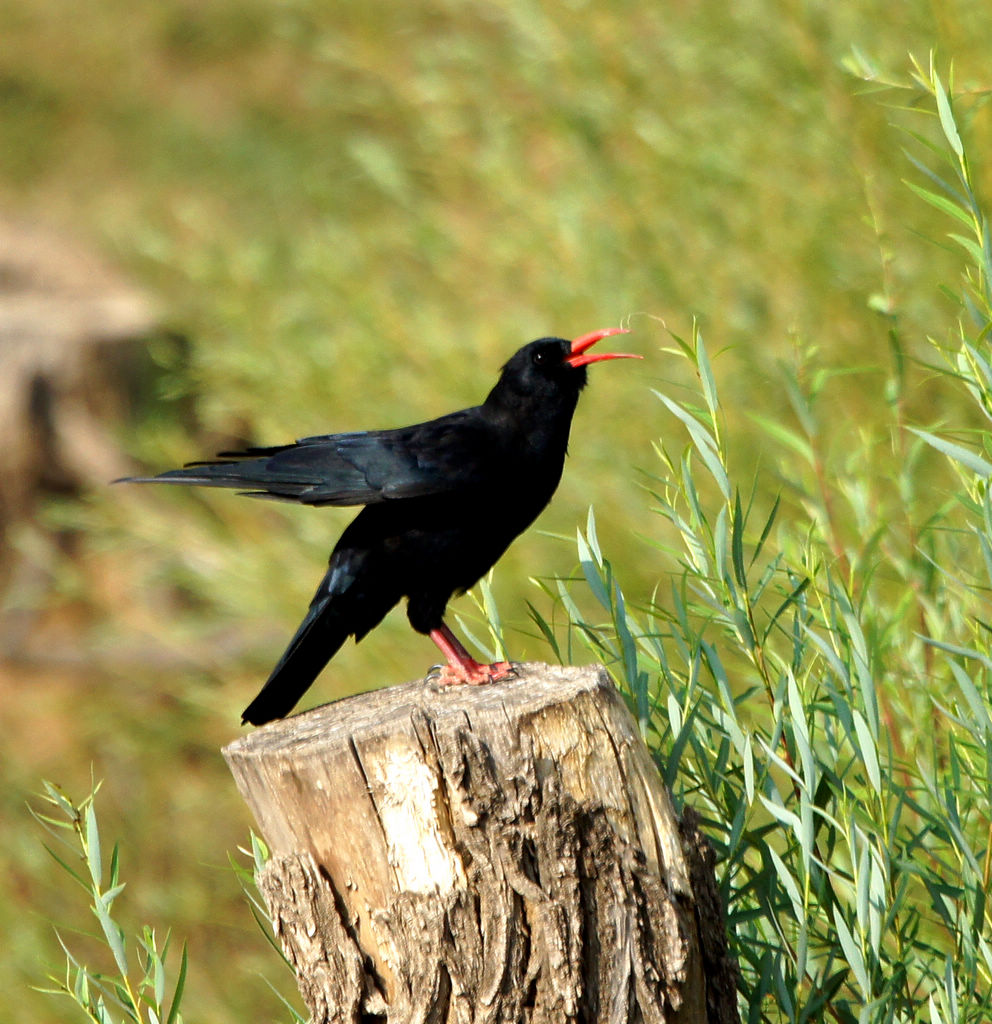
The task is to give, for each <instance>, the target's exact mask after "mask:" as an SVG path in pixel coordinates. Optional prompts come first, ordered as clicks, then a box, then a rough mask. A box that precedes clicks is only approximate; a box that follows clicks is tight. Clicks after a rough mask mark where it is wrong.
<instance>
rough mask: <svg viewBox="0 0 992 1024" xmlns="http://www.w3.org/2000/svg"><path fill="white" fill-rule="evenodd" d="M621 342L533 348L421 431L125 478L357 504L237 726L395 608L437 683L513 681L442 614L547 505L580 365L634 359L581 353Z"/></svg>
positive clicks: (289, 694)
mask: <svg viewBox="0 0 992 1024" xmlns="http://www.w3.org/2000/svg"><path fill="white" fill-rule="evenodd" d="M625 333H627V332H626V330H625V329H623V328H619V327H611V328H607V329H606V330H601V331H593V332H592V333H591V334H584V335H582V336H581V337H579V338H575V339H574V340H573V341H567V340H566V339H564V338H540V339H538V340H537V341H532V342H531V343H530V344H529V345H525V346H524V347H523V348H522V349H520V350H519V351H518V352H517V353H516V354H515V355H514V356H513V357H512V358H511V359H510V361H509V362H508V363H507V364H506V365H505V366H504V367H503V371H502V373H501V374H500V378H499V380H498V381H497V382H496V386H495V387H494V388H493V389H492V391H490V392H489V395H488V396H487V398H486V400H485V401H484V402H483V403H482V404H481V405H477V406H475V407H473V408H471V409H463V410H461V411H460V412H453V413H449V414H448V415H447V416H441V417H440V418H439V419H436V420H430V421H429V422H427V423H418V424H416V425H415V426H411V427H399V428H396V429H392V430H368V431H362V432H359V433H351V434H325V435H321V436H319V437H305V438H302V439H301V440H299V441H297V442H296V443H295V444H287V445H281V446H278V447H274V448H249V449H247V450H245V451H241V452H221V453H220V454H219V455H218V456H217V459H216V461H211V462H195V463H191V464H190V465H188V466H185V467H184V468H183V469H174V470H171V471H170V472H168V473H162V474H160V475H159V476H152V477H128V478H125V480H124V481H121V482H127V483H163V484H192V485H197V486H201V487H233V488H238V489H239V490H240V491H241V492H242V493H244V494H247V495H250V496H253V497H263V498H277V499H281V500H284V501H292V502H298V503H299V504H303V505H364V506H365V507H364V508H363V509H362V510H361V512H359V513H358V515H357V516H356V517H355V519H354V520H353V521H352V523H351V524H350V525H349V526H348V528H347V529H346V530H345V531H344V533H343V534H342V535H341V539H340V540H339V541H338V543H337V545H336V546H335V548H334V550H333V551H332V552H331V557H330V563H329V566H328V569H327V573H326V574H325V576H324V578H323V580H321V583H320V586H319V587H318V588H317V593H316V594H315V595H314V597H313V600H312V601H311V602H310V608H309V610H308V611H307V614H306V617H305V618H304V619H303V622H302V623H301V624H300V627H299V629H297V631H296V635H295V636H294V637H293V639H292V640H290V642H289V646H288V647H287V648H286V651H285V653H284V654H283V656H282V657H281V658H280V659H279V662H278V664H277V665H276V667H275V668H274V669H273V670H272V673H271V675H270V676H269V678H268V680H267V681H266V683H265V685H264V686H263V687H262V689H261V691H260V692H259V694H258V696H257V697H256V698H255V699H254V700H253V701H252V702H251V704H249V705H248V707H247V708H245V711H244V714H243V716H242V721H244V722H249V723H251V724H253V725H261V724H263V723H265V722H269V721H271V720H272V719H274V718H282V717H283V716H284V715H287V714H289V712H290V711H291V710H292V709H293V707H294V705H295V704H296V702H297V701H298V700H299V699H300V698H301V697H302V696H303V694H304V693H305V692H306V691H307V690H308V689H309V688H310V685H311V684H312V683H313V681H314V680H315V679H316V678H317V675H318V674H319V673H320V671H321V669H323V667H324V666H325V665H326V664H327V662H328V661H330V659H331V658H332V657H333V656H334V654H335V652H336V651H337V650H338V648H339V647H340V646H341V645H342V644H343V643H344V641H345V640H346V639H347V638H348V637H349V636H353V637H354V638H355V640H356V641H358V640H361V639H362V637H363V636H365V634H366V633H368V632H369V630H371V629H373V628H374V627H375V626H377V625H378V624H379V623H380V622H381V621H382V619H383V617H384V616H385V615H386V613H387V612H388V611H389V610H390V609H391V608H392V607H393V606H394V605H395V604H396V603H397V602H398V601H399V600H400V599H401V598H403V597H405V598H406V599H407V616H408V617H409V620H410V625H411V626H413V628H414V629H415V630H417V632H418V633H424V634H426V635H428V636H430V638H431V639H432V640H433V641H434V642H435V643H436V644H437V646H438V647H439V648H440V649H441V651H442V653H443V654H444V656H445V659H446V660H447V665H446V666H444V667H443V668H442V669H441V672H440V677H439V681H440V682H441V683H442V684H443V685H456V684H460V683H468V684H472V685H475V684H479V683H487V682H490V681H493V680H498V679H501V678H504V677H506V676H508V675H511V674H512V672H513V669H512V666H511V665H510V664H509V663H508V662H499V663H497V664H493V665H482V664H479V662H477V661H476V660H475V659H474V658H472V657H471V655H470V654H469V653H468V651H466V650H465V648H464V647H463V646H462V645H461V643H459V641H458V639H457V638H456V637H455V635H454V634H453V633H452V632H451V630H450V629H449V628H448V626H447V625H446V624H445V622H444V611H445V608H446V606H447V604H448V601H449V599H450V598H451V596H452V595H453V594H455V593H461V592H463V591H465V590H468V589H469V588H470V587H471V586H473V584H475V583H476V582H477V581H478V580H479V579H480V578H481V577H482V576H483V575H485V573H487V572H488V571H489V569H490V568H492V566H493V565H494V564H495V563H496V561H497V559H498V558H499V557H500V556H501V555H502V554H503V552H504V551H505V550H506V549H507V547H509V545H510V542H511V541H512V540H513V539H514V538H515V537H516V536H517V535H518V534H519V533H521V532H522V531H523V530H525V529H526V528H527V527H528V526H529V525H530V524H531V523H532V522H533V521H534V519H536V518H537V516H538V514H539V513H540V512H541V510H542V509H543V508H544V507H545V505H547V503H548V502H549V501H550V499H551V495H552V494H554V491H555V488H556V487H557V486H558V481H559V480H560V479H561V472H562V467H563V465H564V461H565V453H566V450H567V448H568V432H569V428H570V426H571V423H572V414H573V413H574V412H575V405H576V402H577V401H578V398H579V392H580V391H581V390H582V389H583V388H584V387H585V384H586V367H587V366H588V365H589V364H590V363H595V362H601V361H605V360H607V359H639V358H641V357H640V356H632V355H628V354H625V353H624V354H620V353H612V352H611V353H597V354H594V353H592V352H590V351H589V349H590V348H591V347H592V346H593V345H595V344H596V342H597V341H600V340H602V339H603V338H606V337H609V336H610V335H613V334H625Z"/></svg>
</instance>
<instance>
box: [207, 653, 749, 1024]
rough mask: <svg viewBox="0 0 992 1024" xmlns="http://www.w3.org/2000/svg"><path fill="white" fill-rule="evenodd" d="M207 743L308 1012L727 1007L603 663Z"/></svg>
mask: <svg viewBox="0 0 992 1024" xmlns="http://www.w3.org/2000/svg"><path fill="white" fill-rule="evenodd" d="M224 754H225V757H226V758H227V761H228V763H229V765H230V767H231V770H232V772H233V773H234V776H235V779H236V781H237V784H238V787H239V789H240V791H241V793H242V795H243V796H244V798H245V800H246V801H247V802H248V804H249V806H250V807H251V809H252V811H253V813H254V815H255V818H256V820H257V822H258V825H259V828H260V830H261V833H262V835H263V837H264V838H265V840H266V842H267V844H268V846H269V849H270V854H271V857H270V860H269V861H268V863H267V865H266V867H265V868H264V870H263V871H262V872H261V874H260V877H259V884H260V888H261V890H262V892H263V895H264V896H265V898H266V901H267V903H268V906H269V909H270V911H271V914H272V917H273V922H274V927H275V930H276V933H277V935H278V936H279V938H280V940H281V941H282V943H283V945H284V948H285V949H286V951H287V953H288V955H289V957H290V959H291V961H292V962H293V964H294V966H295V968H296V971H297V976H298V979H299V983H300V989H301V992H302V993H303V996H304V999H305V1000H306V1002H307V1005H308V1006H309V1008H310V1011H311V1019H312V1020H313V1021H315V1022H324V1021H328V1022H330V1021H343V1022H352V1021H353V1022H359V1021H363V1022H372V1021H389V1022H404V1024H406V1022H414V1021H425V1022H426V1021H438V1022H452V1024H453V1022H456V1021H458V1022H460V1021H465V1022H481V1021H487V1022H507V1024H509V1022H524V1021H527V1022H552V1021H554V1022H567V1021H589V1022H593V1021H596V1022H599V1021H603V1022H606V1021H610V1022H614V1021H615V1022H618V1024H627V1022H634V1021H645V1022H661V1021H689V1020H692V1021H706V1020H710V1021H720V1022H722V1021H733V1020H736V1019H737V1017H736V997H735V993H734V973H733V967H732V964H731V962H730V960H729V959H728V957H727V954H726V944H725V940H724V935H723V922H722V916H721V914H720V911H719V900H718V899H717V898H716V891H715V887H714V883H713V877H712V857H711V855H709V854H708V853H707V849H708V848H707V846H706V844H705V841H704V840H702V838H701V837H700V836H699V834H698V832H697V831H696V830H695V827H694V825H692V824H691V823H690V824H689V825H686V824H685V823H683V824H682V825H680V823H679V821H678V819H677V818H676V815H675V813H674V811H673V808H672V805H671V801H670V799H669V797H668V794H667V792H666V791H665V789H664V787H663V786H662V784H661V780H660V777H659V774H658V771H657V768H656V766H655V765H654V763H653V762H652V759H651V755H650V753H649V752H648V750H647V748H646V747H645V746H644V744H643V742H642V740H641V738H640V736H639V734H638V732H637V727H636V724H635V722H634V720H633V718H632V717H631V715H630V713H629V711H628V710H627V707H626V705H625V704H624V702H623V700H622V698H621V697H620V695H619V694H618V693H617V691H616V690H615V688H614V687H613V684H612V683H611V682H610V680H609V677H608V676H607V675H606V672H605V671H604V670H602V669H600V668H596V667H593V668H588V669H576V668H553V667H549V666H546V665H522V666H520V667H519V671H518V675H517V678H516V679H514V680H511V681H508V682H503V683H498V684H493V685H488V686H480V687H454V688H450V689H438V688H436V687H434V686H432V685H431V684H425V683H421V682H416V683H409V684H405V685H402V686H396V687H391V688H389V689H385V690H379V691H376V692H372V693H366V694H362V695H360V696H357V697H350V698H347V699H345V700H341V701H338V702H337V703H335V704H330V705H326V706H324V707H321V708H317V709H315V710H313V711H310V712H307V713H305V714H302V715H297V716H295V717H293V718H290V719H286V720H284V721H282V722H277V723H274V724H272V725H268V726H266V727H264V728H262V729H259V730H257V731H256V732H253V733H251V734H249V735H247V736H245V737H243V738H241V739H239V740H237V741H236V742H234V743H232V744H231V745H230V746H228V747H227V748H226V749H225V751H224ZM708 856H709V861H707V859H706V858H707V857H708Z"/></svg>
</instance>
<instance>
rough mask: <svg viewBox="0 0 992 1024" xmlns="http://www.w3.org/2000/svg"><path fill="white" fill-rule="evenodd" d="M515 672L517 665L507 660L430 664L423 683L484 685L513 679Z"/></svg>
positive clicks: (436, 684)
mask: <svg viewBox="0 0 992 1024" xmlns="http://www.w3.org/2000/svg"><path fill="white" fill-rule="evenodd" d="M516 674H517V666H516V665H514V664H513V663H512V662H509V661H497V662H494V663H493V664H492V665H483V664H480V663H479V662H477V661H474V660H473V661H472V663H471V664H468V665H465V664H461V665H432V666H431V668H430V671H429V672H428V673H427V675H426V676H425V677H424V682H425V683H430V684H432V685H434V686H439V687H440V686H445V687H446V686H485V685H486V684H488V683H500V682H503V681H504V680H506V679H513V678H514V677H515V676H516Z"/></svg>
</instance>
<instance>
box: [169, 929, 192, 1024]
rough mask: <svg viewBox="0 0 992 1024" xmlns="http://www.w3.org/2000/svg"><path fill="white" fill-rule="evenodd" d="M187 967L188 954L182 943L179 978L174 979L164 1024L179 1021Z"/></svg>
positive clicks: (174, 1023)
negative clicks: (170, 1000)
mask: <svg viewBox="0 0 992 1024" xmlns="http://www.w3.org/2000/svg"><path fill="white" fill-rule="evenodd" d="M188 966H189V954H188V951H187V949H186V943H185V942H184V943H183V952H182V957H181V958H180V961H179V977H178V978H177V979H176V988H175V991H174V992H173V993H172V1003H171V1005H170V1006H169V1014H168V1016H167V1017H166V1018H165V1024H176V1021H177V1020H178V1019H179V1009H180V1005H181V1003H182V998H183V990H184V989H185V988H186V971H187V968H188Z"/></svg>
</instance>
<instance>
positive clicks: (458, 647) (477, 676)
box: [430, 622, 513, 686]
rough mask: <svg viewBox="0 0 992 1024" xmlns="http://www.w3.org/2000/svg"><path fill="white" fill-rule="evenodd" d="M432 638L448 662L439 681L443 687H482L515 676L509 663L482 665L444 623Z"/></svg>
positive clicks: (432, 631)
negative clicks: (463, 685)
mask: <svg viewBox="0 0 992 1024" xmlns="http://www.w3.org/2000/svg"><path fill="white" fill-rule="evenodd" d="M430 636H431V639H432V640H433V641H434V643H436V644H437V645H438V647H439V648H440V649H441V653H442V654H443V655H444V656H445V658H446V659H447V661H448V664H447V665H445V666H444V667H443V668H442V669H441V675H440V678H439V679H438V682H439V683H440V684H441V686H460V685H462V684H467V685H469V686H481V685H482V684H483V683H493V682H496V681H497V680H499V679H506V678H508V677H509V676H512V675H513V666H512V665H511V664H510V663H509V662H508V661H498V662H496V663H495V664H492V665H482V664H480V663H479V662H478V661H476V660H475V658H473V657H472V655H471V654H469V653H468V651H466V650H465V648H464V647H463V646H462V644H461V641H460V640H459V639H458V637H456V636H455V634H454V633H452V632H451V630H450V629H449V628H448V626H447V625H446V624H445V623H443V622H442V623H441V628H440V629H432V630H431V633H430Z"/></svg>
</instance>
